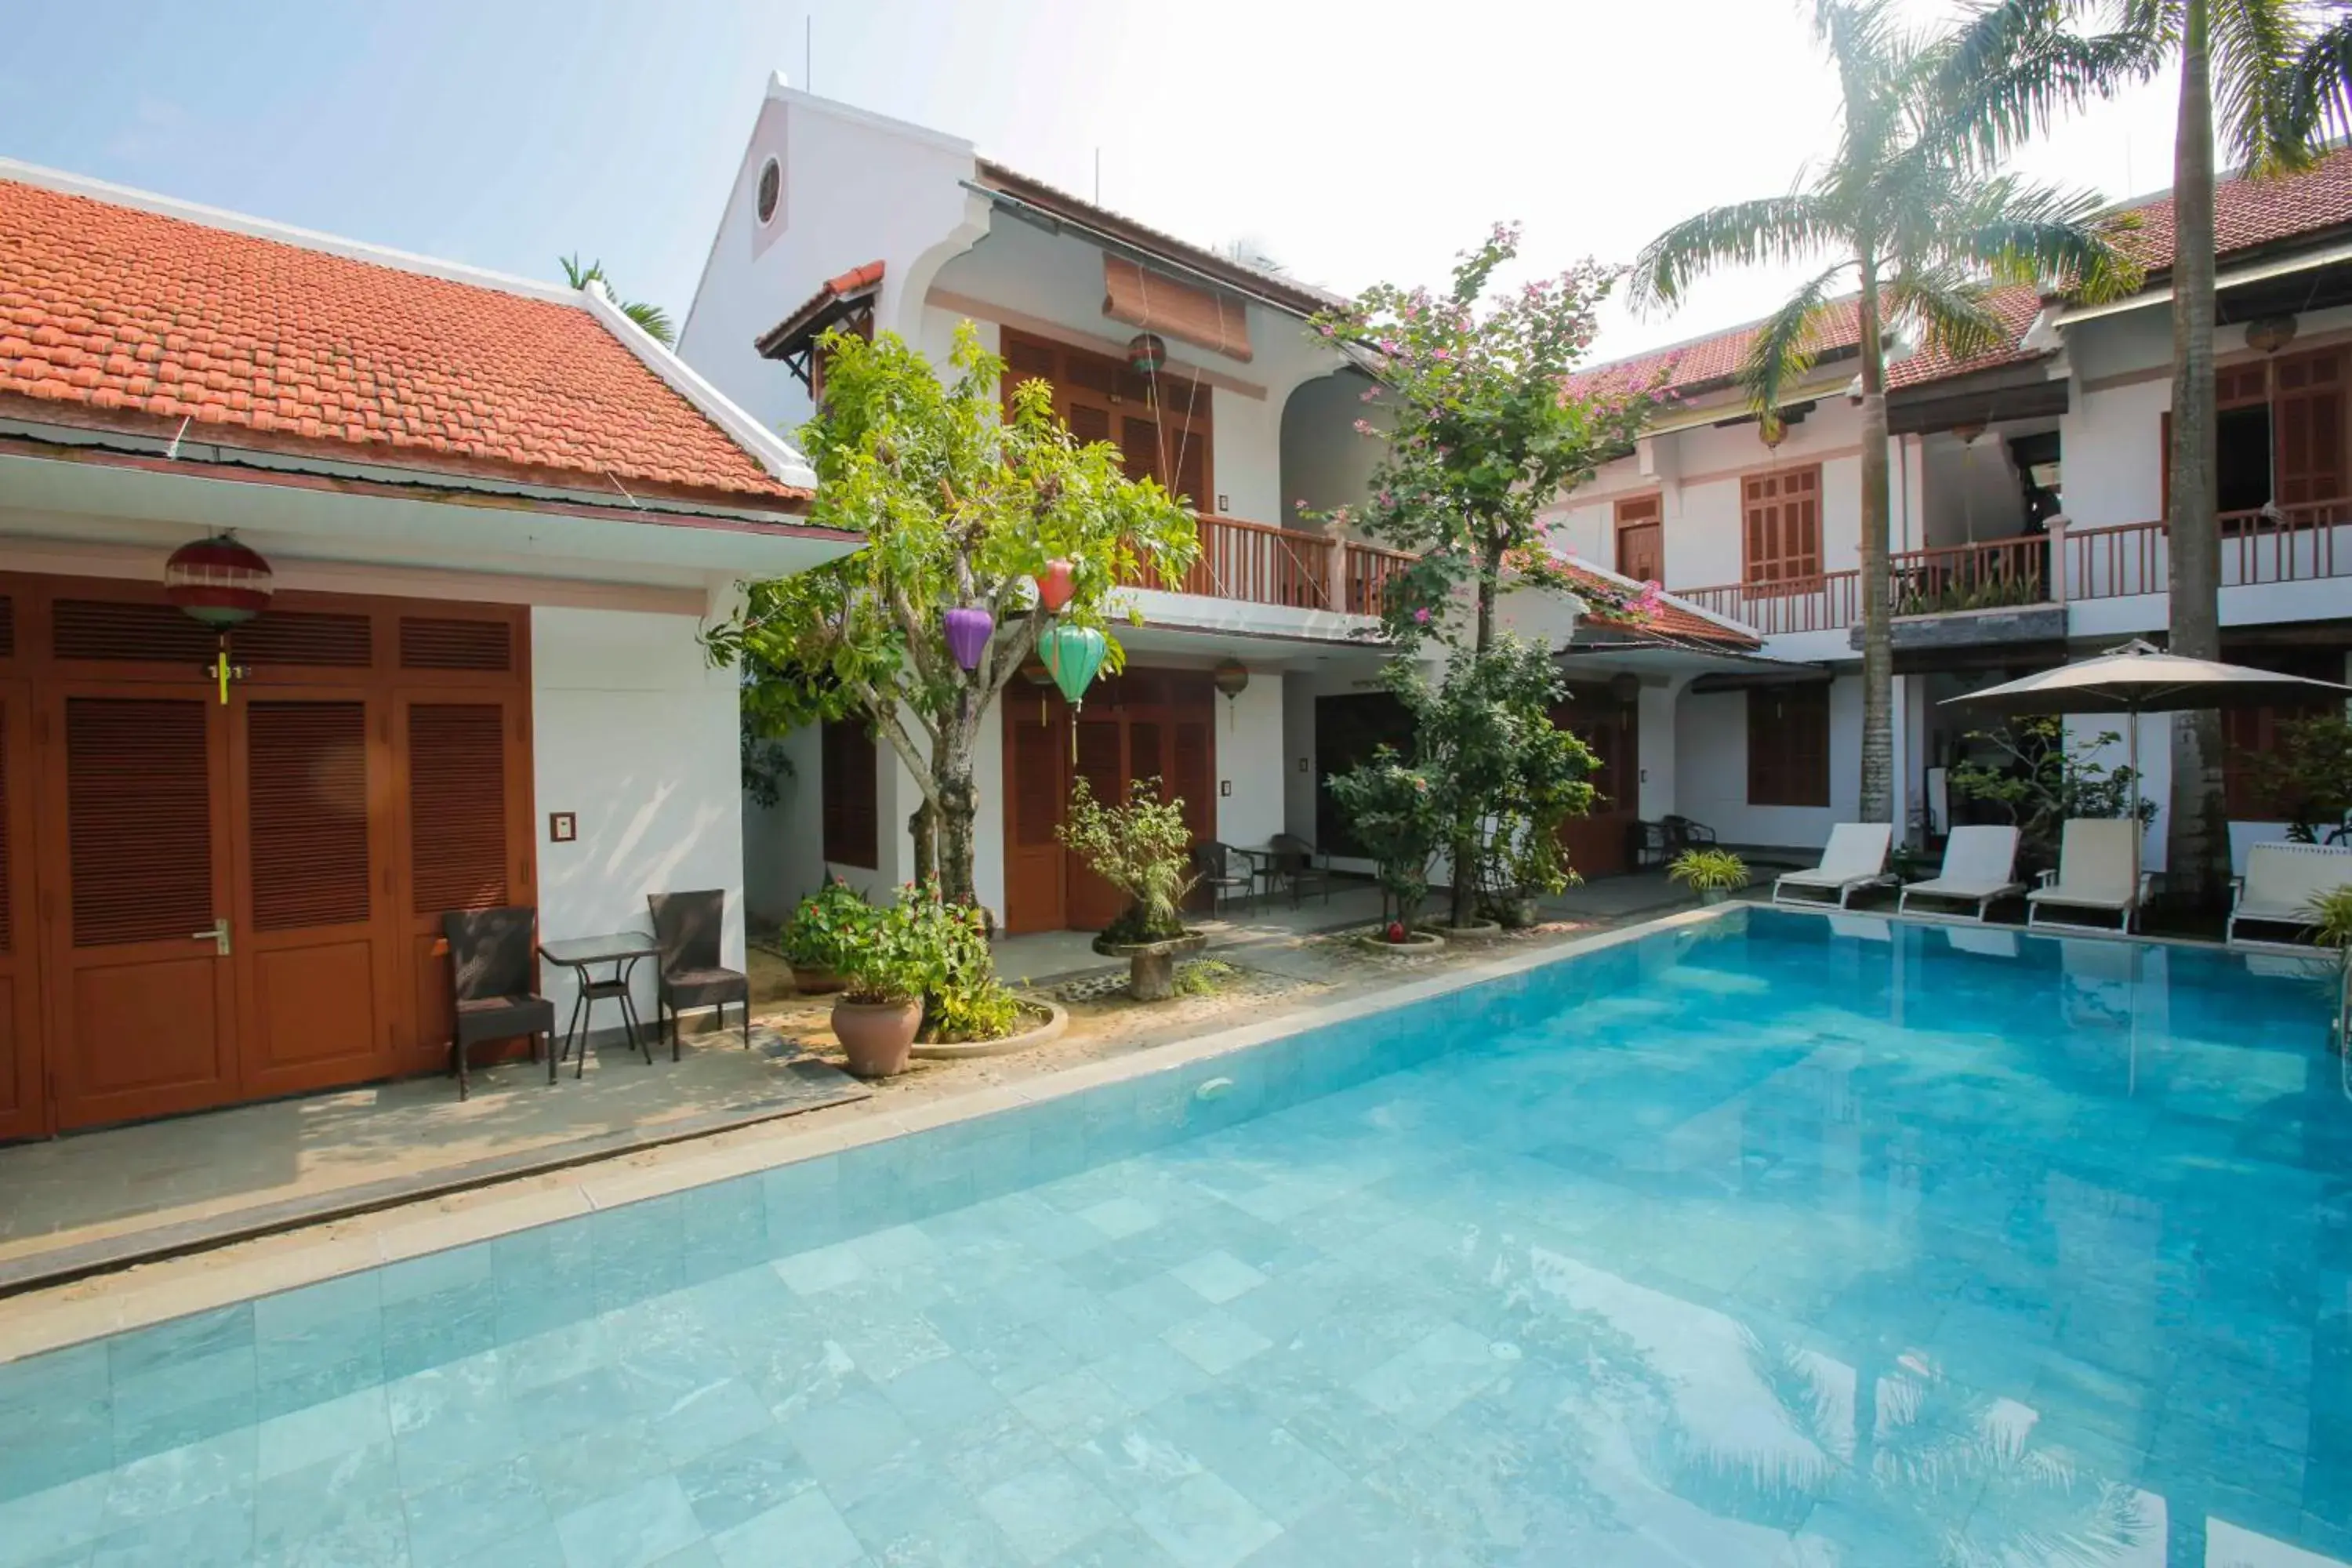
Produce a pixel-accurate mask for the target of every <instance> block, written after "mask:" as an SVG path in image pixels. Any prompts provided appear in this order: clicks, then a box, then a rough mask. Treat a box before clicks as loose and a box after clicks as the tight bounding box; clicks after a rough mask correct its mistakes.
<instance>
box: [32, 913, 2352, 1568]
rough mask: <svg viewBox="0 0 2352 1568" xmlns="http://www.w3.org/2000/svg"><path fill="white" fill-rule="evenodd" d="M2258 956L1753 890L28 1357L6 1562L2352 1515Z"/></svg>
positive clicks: (2023, 1541) (2298, 1058) (1339, 1548)
mask: <svg viewBox="0 0 2352 1568" xmlns="http://www.w3.org/2000/svg"><path fill="white" fill-rule="evenodd" d="M2259 967H2261V968H2267V969H2275V970H2278V971H2280V972H2279V973H2259V972H2257V971H2256V969H2255V968H2250V966H2249V964H2248V963H2247V962H2246V961H2244V960H2242V959H2238V958H2232V957H2227V956H2223V955H2221V954H2218V953H2214V952H2206V951H2197V950H2189V949H2184V948H2166V947H2161V946H2153V945H2147V944H2124V943H2117V942H2099V941H2089V940H2084V941H2066V942H2062V941H2053V940H2048V939H2038V938H2037V939H2027V938H2023V937H2021V936H2016V935H2011V934H2009V933H2004V932H2000V931H1980V930H1946V929H1931V928H1923V927H1916V926H1903V925H1889V924H1887V923H1885V922H1882V921H1870V920H1864V919H1841V920H1835V921H1832V920H1830V919H1825V918H1822V917H1819V916H1814V915H1810V914H1784V913H1777V912H1773V911H1769V910H1735V911H1731V912H1729V913H1728V914H1727V915H1726V916H1725V917H1724V918H1722V919H1719V920H1717V921H1707V922H1705V923H1703V924H1700V925H1697V926H1690V927H1685V928H1682V929H1679V930H1675V931H1667V932H1663V933H1659V934H1654V935H1650V936H1645V937H1643V938H1641V939H1639V940H1637V941H1633V942H1625V943H1622V944H1620V945H1617V946H1614V947H1611V948H1608V949H1605V950H1603V951H1601V952H1591V953H1588V954H1585V955H1583V956H1580V957H1577V958H1572V959H1569V960H1565V961H1562V962H1560V963H1553V964H1549V965H1546V966H1544V967H1540V968H1536V969H1531V970H1528V971H1527V972H1525V973H1520V974H1517V975H1514V976H1511V977H1508V978H1507V979H1503V980H1498V981H1493V982H1488V983H1486V984H1481V985H1478V986H1476V987H1474V988H1471V989H1468V990H1464V991H1459V992H1455V993H1454V994H1449V995H1447V996H1444V997H1442V998H1438V999H1435V1000H1432V1001H1424V1002H1422V1003H1419V1004H1415V1005H1410V1006H1406V1007H1401V1008H1397V1009H1395V1010H1392V1011H1390V1012H1386V1013H1382V1014H1379V1015H1376V1016H1372V1017H1370V1018H1368V1019H1360V1020H1356V1021H1353V1022H1350V1023H1349V1024H1347V1025H1344V1026H1338V1027H1334V1028H1330V1029H1326V1030H1323V1031H1319V1032H1313V1033H1308V1034H1305V1035H1300V1036H1296V1037H1289V1038H1287V1039H1285V1040H1282V1041H1277V1042H1275V1043H1273V1044H1271V1045H1267V1046H1264V1047H1255V1048H1253V1049H1250V1050H1248V1051H1245V1052H1242V1053H1238V1054H1236V1055H1234V1056H1231V1057H1227V1058H1218V1059H1216V1060H1214V1061H1213V1062H1210V1063H1206V1064H1200V1065H1194V1066H1191V1067H1188V1068H1184V1069H1183V1070H1181V1071H1171V1072H1164V1073H1158V1074H1154V1075H1151V1076H1149V1077H1145V1078H1142V1079H1136V1080H1133V1081H1131V1082H1127V1083H1120V1084H1114V1085H1110V1086H1108V1087H1105V1088H1100V1089H1091V1090H1088V1091H1087V1092H1085V1093H1083V1094H1080V1095H1077V1096H1074V1097H1071V1098H1068V1099H1066V1100H1058V1101H1053V1102H1048V1103H1045V1104H1043V1105H1039V1106H1035V1107H1030V1108H1024V1109H1023V1110H1018V1111H1012V1112H1007V1113H1004V1114H1002V1115H998V1116H992V1117H986V1118H982V1119H978V1120H975V1121H970V1122H965V1123H961V1124H959V1125H956V1126H953V1127H950V1128H946V1129H941V1130H940V1131H934V1132H929V1133H924V1134H920V1135H918V1136H915V1137H910V1138H904V1139H898V1140H894V1141H892V1142H887V1143H883V1144H877V1145H873V1146H871V1147H868V1148H864V1149H858V1150H854V1151H850V1152H846V1153H844V1154H841V1155H837V1156H834V1157H830V1158H827V1159H824V1160H818V1161H811V1162H806V1163H802V1164H798V1165H793V1166H788V1167H784V1168H782V1169H779V1170H776V1171H773V1172H771V1173H765V1174H764V1175H761V1176H759V1177H753V1178H746V1179H742V1180H738V1181H732V1182H728V1183H723V1184H717V1185H713V1186H709V1187H704V1188H698V1189H695V1190H693V1191H690V1192H687V1193H684V1194H677V1195H676V1196H673V1197H667V1198H663V1199H658V1200H652V1201H648V1202H646V1203H643V1204H638V1205H628V1206H626V1207H622V1208H616V1209H612V1210H608V1211H605V1212H604V1213H602V1214H599V1215H596V1216H594V1218H593V1220H591V1221H584V1222H575V1223H567V1224H563V1225H559V1226H548V1227H544V1228H541V1229H538V1230H533V1231H528V1232H523V1233H520V1234H518V1235H516V1236H513V1237H507V1238H504V1239H501V1240H499V1241H496V1242H490V1243H485V1244H482V1245H480V1246H477V1247H465V1248H460V1249H457V1250H454V1251H451V1252H448V1253H445V1254H439V1255H436V1256H433V1257H429V1258H421V1259H418V1260H415V1261H414V1262H409V1263H404V1264H401V1265H397V1266H394V1267H390V1268H383V1269H380V1270H376V1271H373V1272H369V1273H364V1274H360V1275H355V1276H352V1277H350V1278H347V1279H339V1280H335V1281H331V1282H330V1283H328V1284H325V1285H320V1286H315V1287H310V1288H308V1289H301V1290H297V1291H292V1292H289V1293H287V1294H284V1295H278V1296H272V1297H266V1298H263V1299H261V1300H257V1301H254V1302H249V1303H246V1304H244V1305H242V1306H238V1307H236V1308H232V1309H227V1310H222V1311H218V1312H214V1313H209V1314H205V1315H204V1316H202V1317H198V1318H194V1319H187V1320H182V1321H176V1322H173V1323H167V1324H164V1325H162V1326H161V1327H158V1328H155V1329H151V1330H145V1331H140V1332H137V1333H132V1334H125V1335H121V1336H117V1337H115V1338H113V1339H110V1340H105V1341H100V1342H93V1343H90V1344H87V1345H83V1346H79V1347H76V1348H74V1349H71V1350H68V1351H63V1352H56V1353H54V1354H51V1355H47V1356H43V1357H38V1358H35V1359H32V1360H28V1361H24V1362H18V1363H11V1364H9V1365H5V1366H0V1568H24V1565H26V1564H42V1565H45V1568H46V1565H50V1564H65V1563H72V1564H89V1563H105V1564H116V1563H147V1562H154V1563H171V1564H172V1565H173V1568H195V1565H198V1564H203V1563H245V1562H267V1563H413V1564H415V1565H416V1568H444V1565H446V1564H456V1563H482V1564H499V1565H501V1568H533V1565H536V1564H541V1563H544V1564H551V1565H562V1568H592V1565H593V1568H622V1565H635V1564H649V1563H670V1564H680V1565H683V1564H709V1563H721V1564H726V1565H729V1568H733V1565H737V1564H761V1565H762V1568H765V1565H769V1564H791V1565H793V1568H802V1565H807V1568H833V1565H845V1564H853V1563H857V1564H864V1563H875V1564H879V1563H892V1564H898V1563H942V1564H971V1565H982V1564H996V1563H1020V1564H1040V1563H1050V1564H1056V1565H1069V1568H1077V1565H1079V1564H1099V1565H1103V1568H1111V1565H1118V1568H1165V1565H1166V1564H1170V1563H1174V1564H1181V1565H1183V1568H1223V1565H1225V1564H1232V1563H1250V1564H1252V1565H1254V1568H1296V1565H1316V1568H1339V1565H1345V1568H1385V1565H1387V1564H1391V1563H1423V1564H1451V1563H1464V1564H1467V1563H1510V1564H1526V1565H1528V1568H1536V1565H1545V1568H1550V1565H1569V1564H1573V1565H1576V1568H1585V1565H1588V1564H1594V1565H1598V1564H1643V1565H1647V1564H1654V1563H1655V1564H1694V1565H1698V1568H1738V1565H1745V1564H1751V1563H1752V1564H1757V1565H1759V1568H1781V1565H1784V1564H1785V1565H1790V1568H1797V1565H1812V1564H1822V1565H1826V1564H1868V1565H1870V1568H1901V1565H1906V1564H1912V1563H1919V1564H1936V1563H1945V1562H1964V1563H2011V1564H2017V1565H2023V1564H2028V1563H2034V1564H2039V1563H2116V1564H2126V1563H2127V1564H2147V1565H2150V1568H2155V1565H2159V1564H2163V1563H2167V1561H2168V1553H2169V1562H2170V1563H2172V1564H2174V1568H2179V1565H2181V1564H2184V1563H2196V1564H2199V1565H2200V1568H2201V1565H2202V1564H2205V1563H2208V1562H2209V1561H2210V1562H2211V1563H2217V1564H2218V1563H2243V1564H2247V1565H2249V1568H2324V1565H2326V1564H2328V1563H2336V1562H2338V1561H2352V1282H2347V1279H2352V1103H2347V1100H2346V1099H2345V1097H2344V1095H2343V1092H2342V1089H2341V1088H2340V1085H2339V1081H2338V1078H2337V1074H2336V1064H2335V1062H2334V1060H2333V1058H2329V1057H2327V1056H2326V1054H2325V1050H2324V1045H2323V1037H2324V1033H2325V1018H2326V1001H2325V1000H2324V997H2323V995H2322V994H2321V992H2320V990H2319V989H2318V988H2317V987H2316V986H2315V984H2313V983H2312V982H2311V981H2309V980H2308V979H2305V978H2299V977H2298V976H2297V975H2296V974H2294V973H2292V970H2293V967H2294V966H2292V965H2289V964H2284V963H2276V962H2273V963H2267V964H2262V965H2260V966H2259ZM2068 1553H2071V1554H2068ZM2209 1553H2210V1557H2209Z"/></svg>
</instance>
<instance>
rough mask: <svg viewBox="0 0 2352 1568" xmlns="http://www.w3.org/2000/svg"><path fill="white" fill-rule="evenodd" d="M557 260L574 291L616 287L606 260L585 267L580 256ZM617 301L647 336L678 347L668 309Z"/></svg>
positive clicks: (629, 301)
mask: <svg viewBox="0 0 2352 1568" xmlns="http://www.w3.org/2000/svg"><path fill="white" fill-rule="evenodd" d="M556 260H557V261H558V262H560V263H561V264H562V268H563V276H564V277H565V278H567V279H570V280H571V283H572V287H573V288H574V289H585V288H587V287H588V285H589V284H591V283H602V284H603V285H604V287H605V289H607V290H610V289H612V287H613V280H612V279H609V278H607V277H605V276H604V263H603V262H602V261H592V262H590V263H589V264H588V265H587V266H585V267H583V266H581V265H580V258H578V257H577V256H559V257H557V258H556ZM614 303H615V304H617V305H619V306H620V307H621V314H623V315H624V316H626V317H628V318H629V320H631V321H635V322H636V324H637V325H638V326H639V327H640V328H642V329H643V330H644V331H645V334H646V336H647V337H649V338H651V339H653V340H654V342H657V343H659V344H661V346H662V347H664V348H666V349H667V348H676V347H677V328H676V327H674V326H672V325H671V324H670V319H669V312H668V311H667V310H663V309H662V308H661V307H660V306H659V305H656V304H653V303H651V302H650V301H648V300H618V299H616V300H614Z"/></svg>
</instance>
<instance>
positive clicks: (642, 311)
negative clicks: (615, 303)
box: [621, 300, 677, 349]
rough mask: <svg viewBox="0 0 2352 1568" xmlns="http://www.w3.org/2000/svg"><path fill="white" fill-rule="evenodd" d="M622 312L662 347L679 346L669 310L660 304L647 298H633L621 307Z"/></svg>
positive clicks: (675, 328)
mask: <svg viewBox="0 0 2352 1568" xmlns="http://www.w3.org/2000/svg"><path fill="white" fill-rule="evenodd" d="M621 314H623V315H624V316H626V317H628V318H629V320H631V321H635V322H636V324H637V325H638V327H639V328H640V329H642V330H643V331H644V332H645V334H646V336H647V337H649V338H651V339H653V340H654V342H657V343H659V344H661V346H662V347H664V348H666V349H668V348H676V347H677V327H676V326H674V325H673V324H672V323H671V321H670V319H669V312H668V311H667V310H663V309H662V308H661V307H660V306H659V305H656V304H654V303H652V302H651V301H649V300H629V301H628V302H627V303H626V304H624V305H623V306H622V307H621Z"/></svg>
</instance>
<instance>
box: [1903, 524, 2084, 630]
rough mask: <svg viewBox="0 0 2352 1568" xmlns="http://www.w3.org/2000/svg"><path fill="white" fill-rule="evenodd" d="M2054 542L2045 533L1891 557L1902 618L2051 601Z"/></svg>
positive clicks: (1918, 551)
mask: <svg viewBox="0 0 2352 1568" xmlns="http://www.w3.org/2000/svg"><path fill="white" fill-rule="evenodd" d="M2049 561H2050V542H2049V541H2048V540H2047V539H2045V538H2043V537H2042V536H2041V535H2039V534H2026V535H2021V536H2020V537H2017V538H2014V539H1995V540H1990V541H1986V542H1980V543H1976V544H1954V545H1943V546H1939V547H1937V548H1936V549H1933V550H1901V551H1896V552H1894V553H1893V554H1891V555H1889V556H1888V557H1887V571H1888V573H1889V574H1890V576H1891V582H1892V587H1893V591H1894V596H1895V597H1894V609H1895V614H1896V615H1898V616H1934V615H1941V614H1945V613H1947V612H1948V611H1952V610H1989V609H1996V608H1999V607H2000V606H2002V605H2039V604H2042V603H2044V602H2046V601H2047V600H2048V598H2049V596H2050V595H2049V591H2048V584H2049V575H2050V574H2049Z"/></svg>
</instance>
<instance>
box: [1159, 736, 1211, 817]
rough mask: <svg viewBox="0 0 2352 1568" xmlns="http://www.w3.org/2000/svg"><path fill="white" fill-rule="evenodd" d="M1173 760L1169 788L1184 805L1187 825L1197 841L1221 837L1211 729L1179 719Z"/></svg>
mask: <svg viewBox="0 0 2352 1568" xmlns="http://www.w3.org/2000/svg"><path fill="white" fill-rule="evenodd" d="M1172 750H1173V752H1174V753H1175V754H1174V755H1173V756H1172V757H1171V759H1170V763H1169V772H1170V773H1171V774H1172V775H1174V776H1173V777H1171V779H1170V780H1169V781H1168V784H1169V788H1170V789H1171V791H1173V792H1174V793H1175V794H1176V795H1178V796H1180V797H1181V798H1182V800H1183V802H1184V826H1187V827H1189V828H1191V829H1192V837H1193V840H1194V841H1195V842H1204V841H1206V840H1208V839H1212V838H1214V837H1216V836H1217V781H1216V780H1215V778H1213V776H1212V773H1213V768H1214V763H1213V760H1212V757H1211V751H1212V742H1211V741H1210V738H1209V726H1208V725H1206V724H1203V723H1201V722H1199V721H1192V720H1179V721H1177V724H1176V734H1175V740H1174V743H1173V746H1172Z"/></svg>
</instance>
